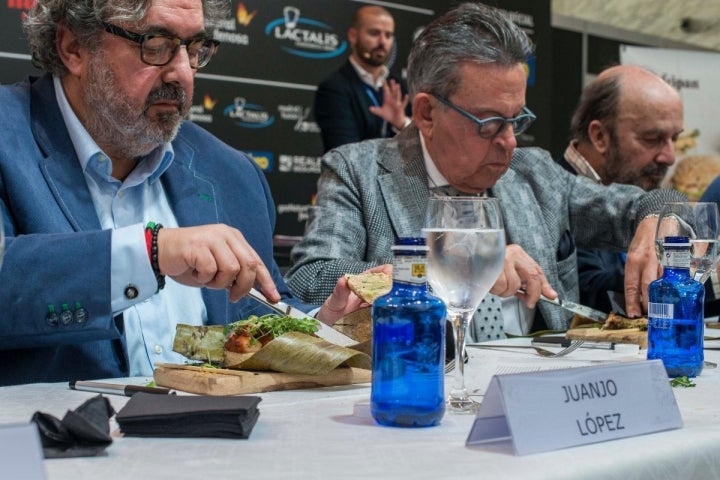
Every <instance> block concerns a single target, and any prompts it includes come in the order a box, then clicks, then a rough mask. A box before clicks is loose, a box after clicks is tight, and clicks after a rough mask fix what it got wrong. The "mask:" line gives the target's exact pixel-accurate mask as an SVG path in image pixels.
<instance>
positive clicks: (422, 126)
mask: <svg viewBox="0 0 720 480" xmlns="http://www.w3.org/2000/svg"><path fill="white" fill-rule="evenodd" d="M435 104H436V102H435V99H434V98H433V97H432V96H431V95H430V94H428V93H425V92H419V93H416V94H415V97H414V98H413V102H412V118H413V122H415V125H416V126H417V128H418V130H420V131H421V132H422V134H423V135H424V136H425V137H427V138H432V132H433V127H434V126H435V119H434V118H433V115H435V113H436V109H435Z"/></svg>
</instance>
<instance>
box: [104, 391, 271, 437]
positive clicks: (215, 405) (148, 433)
mask: <svg viewBox="0 0 720 480" xmlns="http://www.w3.org/2000/svg"><path fill="white" fill-rule="evenodd" d="M260 400H261V398H260V397H257V396H220V397H213V396H188V395H153V394H152V393H143V392H139V393H136V394H135V395H133V396H132V397H130V400H128V402H127V403H126V404H125V406H124V407H123V408H122V409H120V411H119V412H118V413H117V415H116V417H115V420H117V423H118V425H119V426H120V430H122V432H123V433H124V434H125V435H128V436H138V437H222V438H248V437H249V436H250V432H252V429H253V427H254V426H255V423H256V422H257V419H258V417H259V416H260V411H259V410H258V409H257V405H258V403H260Z"/></svg>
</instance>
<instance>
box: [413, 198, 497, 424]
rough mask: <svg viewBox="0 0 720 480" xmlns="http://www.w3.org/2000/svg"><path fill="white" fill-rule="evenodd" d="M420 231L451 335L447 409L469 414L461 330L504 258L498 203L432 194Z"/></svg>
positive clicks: (470, 406)
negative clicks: (452, 357)
mask: <svg viewBox="0 0 720 480" xmlns="http://www.w3.org/2000/svg"><path fill="white" fill-rule="evenodd" d="M423 232H424V233H425V235H426V237H427V245H428V266H427V279H428V283H429V284H430V287H431V288H432V292H433V294H434V295H437V296H438V297H440V298H441V299H442V300H443V301H444V302H445V305H446V307H447V315H448V320H449V321H450V323H451V324H452V328H453V337H454V340H455V379H454V382H453V387H452V389H451V390H450V395H449V397H448V411H451V412H467V413H471V412H474V411H476V410H477V406H478V404H477V403H476V402H474V401H473V400H471V399H470V397H469V396H468V393H467V390H466V389H465V364H464V363H463V360H464V358H465V335H466V333H467V328H468V325H469V324H470V320H471V319H472V316H473V314H474V313H475V310H477V308H478V305H480V302H481V301H482V299H483V297H485V295H487V293H488V291H490V288H491V287H492V285H493V284H494V283H495V280H497V278H498V276H499V275H500V272H501V271H502V268H503V262H504V261H505V230H504V229H503V223H502V215H501V213H500V203H499V202H498V200H497V199H495V198H484V197H431V198H430V199H429V201H428V208H427V212H426V215H425V225H424V227H423Z"/></svg>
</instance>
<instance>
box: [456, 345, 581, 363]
mask: <svg viewBox="0 0 720 480" xmlns="http://www.w3.org/2000/svg"><path fill="white" fill-rule="evenodd" d="M584 342H585V341H584V340H572V341H571V342H570V345H568V346H567V347H565V348H563V349H562V350H558V351H557V352H552V351H550V350H546V349H544V348H542V347H536V346H534V345H481V344H477V343H475V344H468V345H465V347H471V348H506V349H510V348H532V349H533V350H535V351H536V352H537V354H538V355H540V356H541V357H545V358H556V357H564V356H565V355H567V354H569V353H572V352H574V351H575V350H577V349H578V348H579V347H580V345H582V344H583V343H584ZM448 365H449V364H448ZM446 368H447V367H446Z"/></svg>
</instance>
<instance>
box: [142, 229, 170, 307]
mask: <svg viewBox="0 0 720 480" xmlns="http://www.w3.org/2000/svg"><path fill="white" fill-rule="evenodd" d="M161 228H163V226H162V223H155V222H148V223H147V225H146V226H145V240H146V241H147V240H148V238H149V240H150V241H149V242H148V244H149V245H148V253H149V255H150V266H151V267H152V270H153V273H154V274H155V280H156V281H157V291H156V292H155V293H158V292H159V291H160V290H162V289H163V288H165V275H163V274H162V273H160V263H159V261H158V232H159V231H160V229H161Z"/></svg>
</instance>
